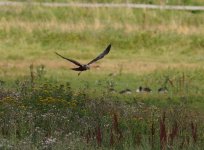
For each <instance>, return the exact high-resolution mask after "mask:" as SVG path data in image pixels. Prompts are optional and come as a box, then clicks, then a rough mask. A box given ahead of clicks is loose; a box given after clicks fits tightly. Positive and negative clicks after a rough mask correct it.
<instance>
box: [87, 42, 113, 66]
mask: <svg viewBox="0 0 204 150" xmlns="http://www.w3.org/2000/svg"><path fill="white" fill-rule="evenodd" d="M110 49H111V44H109V45H108V47H107V48H106V49H105V50H104V51H103V52H102V53H101V54H100V55H98V56H97V57H96V58H95V59H93V60H92V61H90V62H89V63H88V64H87V65H90V64H92V63H94V62H96V61H98V60H99V59H102V58H103V57H104V56H105V55H107V54H108V53H109V51H110Z"/></svg>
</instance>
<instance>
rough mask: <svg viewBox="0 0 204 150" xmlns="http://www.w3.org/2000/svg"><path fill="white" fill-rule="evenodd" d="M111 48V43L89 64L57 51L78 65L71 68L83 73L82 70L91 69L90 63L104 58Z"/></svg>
mask: <svg viewBox="0 0 204 150" xmlns="http://www.w3.org/2000/svg"><path fill="white" fill-rule="evenodd" d="M110 49H111V44H109V45H108V47H107V48H106V49H105V50H104V51H103V52H102V53H101V54H100V55H98V56H97V57H96V58H94V59H93V60H92V61H90V62H89V63H87V64H81V63H79V62H78V61H76V60H73V59H69V58H66V57H64V56H62V55H60V54H58V53H57V52H55V53H56V54H57V55H58V56H60V57H61V58H63V59H65V60H68V61H70V62H72V63H73V64H75V65H77V66H78V67H76V68H71V69H72V70H74V71H79V73H78V75H80V74H81V72H82V71H86V70H89V69H90V65H91V64H92V63H94V62H96V61H98V60H100V59H102V58H103V57H104V56H105V55H107V54H108V53H109V52H110Z"/></svg>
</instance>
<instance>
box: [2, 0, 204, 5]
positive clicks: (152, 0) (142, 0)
mask: <svg viewBox="0 0 204 150" xmlns="http://www.w3.org/2000/svg"><path fill="white" fill-rule="evenodd" d="M1 1H15V0H1ZM18 1H20V2H30V1H28V0H18ZM33 1H34V2H75V3H139V4H167V5H204V2H203V1H202V0H171V1H167V0H33Z"/></svg>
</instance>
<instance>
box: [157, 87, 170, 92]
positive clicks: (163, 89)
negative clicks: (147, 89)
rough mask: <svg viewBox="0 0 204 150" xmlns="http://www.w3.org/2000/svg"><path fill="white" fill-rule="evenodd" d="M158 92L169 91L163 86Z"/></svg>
mask: <svg viewBox="0 0 204 150" xmlns="http://www.w3.org/2000/svg"><path fill="white" fill-rule="evenodd" d="M158 93H168V89H167V87H161V88H159V89H158Z"/></svg>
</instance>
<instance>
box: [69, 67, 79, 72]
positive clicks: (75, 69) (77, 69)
mask: <svg viewBox="0 0 204 150" xmlns="http://www.w3.org/2000/svg"><path fill="white" fill-rule="evenodd" d="M71 70H74V71H81V69H80V67H78V68H71Z"/></svg>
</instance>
